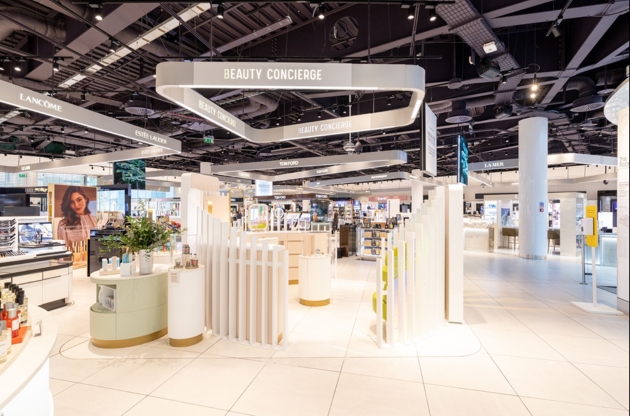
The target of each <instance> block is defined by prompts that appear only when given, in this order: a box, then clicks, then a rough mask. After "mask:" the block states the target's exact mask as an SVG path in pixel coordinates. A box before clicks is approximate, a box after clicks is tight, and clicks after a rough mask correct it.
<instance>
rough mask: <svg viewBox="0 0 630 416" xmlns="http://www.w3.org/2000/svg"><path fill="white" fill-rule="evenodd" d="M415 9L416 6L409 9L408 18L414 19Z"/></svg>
mask: <svg viewBox="0 0 630 416" xmlns="http://www.w3.org/2000/svg"><path fill="white" fill-rule="evenodd" d="M415 10H416V9H415V7H413V6H411V7H409V9H408V10H407V20H413V17H414V16H413V15H414V12H415Z"/></svg>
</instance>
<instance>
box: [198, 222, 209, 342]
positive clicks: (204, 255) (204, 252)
mask: <svg viewBox="0 0 630 416" xmlns="http://www.w3.org/2000/svg"><path fill="white" fill-rule="evenodd" d="M201 221H202V223H201V236H200V237H201V241H202V245H201V247H200V249H198V250H199V252H200V255H201V257H200V258H199V263H200V264H204V265H205V266H206V267H205V270H204V273H205V275H204V294H205V298H204V302H205V310H204V312H203V313H204V316H205V323H206V329H207V330H209V329H211V328H212V256H211V255H210V246H209V244H208V242H209V240H210V238H212V232H211V231H210V228H209V227H208V224H209V223H210V221H209V220H208V214H206V213H203V212H202V215H201Z"/></svg>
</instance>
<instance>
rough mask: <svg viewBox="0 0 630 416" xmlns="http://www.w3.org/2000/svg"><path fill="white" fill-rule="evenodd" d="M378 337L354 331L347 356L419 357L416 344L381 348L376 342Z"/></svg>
mask: <svg viewBox="0 0 630 416" xmlns="http://www.w3.org/2000/svg"><path fill="white" fill-rule="evenodd" d="M375 339H376V337H370V336H367V335H365V334H360V333H353V335H352V338H350V343H349V344H348V353H347V355H346V356H347V357H355V358H356V357H364V358H365V357H417V356H418V351H417V350H416V345H415V344H408V345H401V346H395V347H386V348H383V349H381V348H379V347H378V345H376V342H375Z"/></svg>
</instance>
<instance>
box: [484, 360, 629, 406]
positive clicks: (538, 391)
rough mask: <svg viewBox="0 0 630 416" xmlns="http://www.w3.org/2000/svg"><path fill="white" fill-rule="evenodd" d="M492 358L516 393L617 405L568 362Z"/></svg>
mask: <svg viewBox="0 0 630 416" xmlns="http://www.w3.org/2000/svg"><path fill="white" fill-rule="evenodd" d="M493 358H494V360H495V362H496V363H497V365H498V366H499V368H500V369H501V372H502V373H503V374H505V377H507V379H508V380H509V382H510V384H511V385H512V387H514V390H516V392H517V394H518V395H519V396H522V397H532V398H537V399H547V400H556V401H562V402H568V403H577V404H586V405H591V406H602V407H610V408H620V407H621V406H620V405H619V403H617V402H616V401H615V400H613V398H612V397H610V396H609V395H608V394H607V393H606V392H605V391H603V390H602V389H601V388H600V387H598V386H597V384H595V383H594V382H593V381H591V380H590V379H589V378H588V377H586V376H585V375H584V374H582V373H581V372H580V370H578V369H577V368H575V367H574V365H573V364H571V363H565V362H560V361H547V360H535V359H531V358H517V357H505V356H498V355H495V356H493ZM626 371H627V370H626Z"/></svg>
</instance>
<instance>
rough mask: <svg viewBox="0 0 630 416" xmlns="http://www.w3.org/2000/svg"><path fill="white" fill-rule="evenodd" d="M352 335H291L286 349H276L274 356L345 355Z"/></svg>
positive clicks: (334, 356)
mask: <svg viewBox="0 0 630 416" xmlns="http://www.w3.org/2000/svg"><path fill="white" fill-rule="evenodd" d="M349 341H350V335H349V334H348V335H342V336H338V337H331V338H322V337H320V336H319V334H317V333H310V334H302V333H299V334H293V333H291V334H290V335H289V344H288V349H287V350H286V351H283V350H281V351H276V352H275V354H274V355H273V357H274V358H291V357H294V358H297V357H322V358H340V357H345V355H346V351H347V349H348V343H349Z"/></svg>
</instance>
